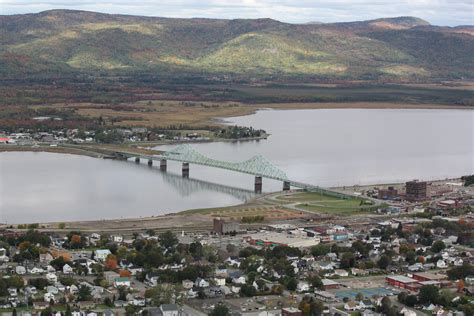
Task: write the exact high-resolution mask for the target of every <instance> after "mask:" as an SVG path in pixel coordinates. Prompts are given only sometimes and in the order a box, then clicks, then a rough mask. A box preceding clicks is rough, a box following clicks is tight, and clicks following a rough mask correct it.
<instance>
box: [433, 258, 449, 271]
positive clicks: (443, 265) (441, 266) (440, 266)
mask: <svg viewBox="0 0 474 316" xmlns="http://www.w3.org/2000/svg"><path fill="white" fill-rule="evenodd" d="M436 267H437V268H438V269H444V268H447V267H448V265H447V264H446V262H445V261H444V260H441V259H439V260H438V262H436Z"/></svg>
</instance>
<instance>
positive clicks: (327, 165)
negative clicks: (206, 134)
mask: <svg viewBox="0 0 474 316" xmlns="http://www.w3.org/2000/svg"><path fill="white" fill-rule="evenodd" d="M228 121H229V123H230V124H238V125H245V126H253V127H255V128H263V129H265V130H267V132H269V133H271V134H272V136H271V137H270V138H269V139H268V140H262V141H252V142H223V143H205V144H193V147H194V148H195V149H196V150H198V151H200V152H201V153H203V154H205V155H208V156H210V157H213V158H216V159H224V160H228V161H242V160H245V159H248V158H250V157H252V156H254V155H257V154H263V155H264V156H265V157H267V158H268V159H269V160H270V161H272V162H273V163H274V164H275V165H277V166H278V167H280V168H281V169H283V170H284V171H285V172H286V173H287V174H288V176H289V177H290V178H291V179H294V180H298V181H303V182H308V183H312V184H317V185H321V186H335V185H349V184H369V183H388V182H395V181H406V180H410V179H415V178H417V179H425V180H429V179H439V178H446V177H457V176H461V175H464V174H471V173H474V136H473V126H474V111H468V110H361V109H337V110H336V109H334V110H291V111H274V110H268V111H267V110H266V111H260V112H258V113H257V114H255V115H250V116H245V117H238V118H232V119H228ZM172 147H174V146H160V147H159V148H160V149H169V148H172ZM145 164H146V162H145ZM180 168H181V165H180V164H179V163H173V162H169V165H168V171H169V172H167V173H162V172H160V171H159V170H157V168H156V167H153V168H151V169H150V168H148V167H147V166H146V165H144V164H140V165H135V164H134V163H133V162H123V161H111V160H99V159H93V158H89V157H81V156H73V155H58V154H49V153H1V154H0V222H8V223H11V222H16V223H18V222H38V221H67V220H82V219H98V218H104V219H105V218H121V217H140V216H152V215H160V214H165V213H170V212H176V211H180V210H185V209H191V208H205V207H218V206H227V205H233V204H237V203H239V202H241V201H245V200H247V199H249V198H251V197H252V196H253V194H252V192H251V191H249V190H251V189H252V188H253V177H252V176H249V175H244V174H238V173H234V172H229V171H225V170H220V169H212V168H207V167H203V166H196V165H191V169H190V174H191V179H189V180H187V179H182V178H181V176H180ZM263 186H264V190H266V191H272V190H280V189H281V183H279V182H276V181H271V180H266V179H264V185H263Z"/></svg>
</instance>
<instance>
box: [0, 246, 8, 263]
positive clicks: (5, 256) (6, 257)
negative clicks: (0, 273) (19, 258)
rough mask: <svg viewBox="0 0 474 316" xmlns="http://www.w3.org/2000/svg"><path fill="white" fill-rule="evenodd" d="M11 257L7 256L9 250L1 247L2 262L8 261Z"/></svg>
mask: <svg viewBox="0 0 474 316" xmlns="http://www.w3.org/2000/svg"><path fill="white" fill-rule="evenodd" d="M8 261H10V258H9V257H8V256H7V250H6V249H5V248H0V262H8Z"/></svg>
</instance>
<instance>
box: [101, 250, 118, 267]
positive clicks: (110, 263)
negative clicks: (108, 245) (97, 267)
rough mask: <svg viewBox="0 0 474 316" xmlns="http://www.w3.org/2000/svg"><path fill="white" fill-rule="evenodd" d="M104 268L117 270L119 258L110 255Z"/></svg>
mask: <svg viewBox="0 0 474 316" xmlns="http://www.w3.org/2000/svg"><path fill="white" fill-rule="evenodd" d="M104 266H105V269H107V270H117V266H118V264H117V257H116V256H114V255H112V254H110V255H108V256H107V258H106V259H105V263H104Z"/></svg>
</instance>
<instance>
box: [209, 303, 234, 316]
mask: <svg viewBox="0 0 474 316" xmlns="http://www.w3.org/2000/svg"><path fill="white" fill-rule="evenodd" d="M209 316H230V311H229V308H227V306H225V305H224V304H222V303H219V304H217V305H216V306H215V307H214V309H213V310H212V311H211V312H210V313H209Z"/></svg>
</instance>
